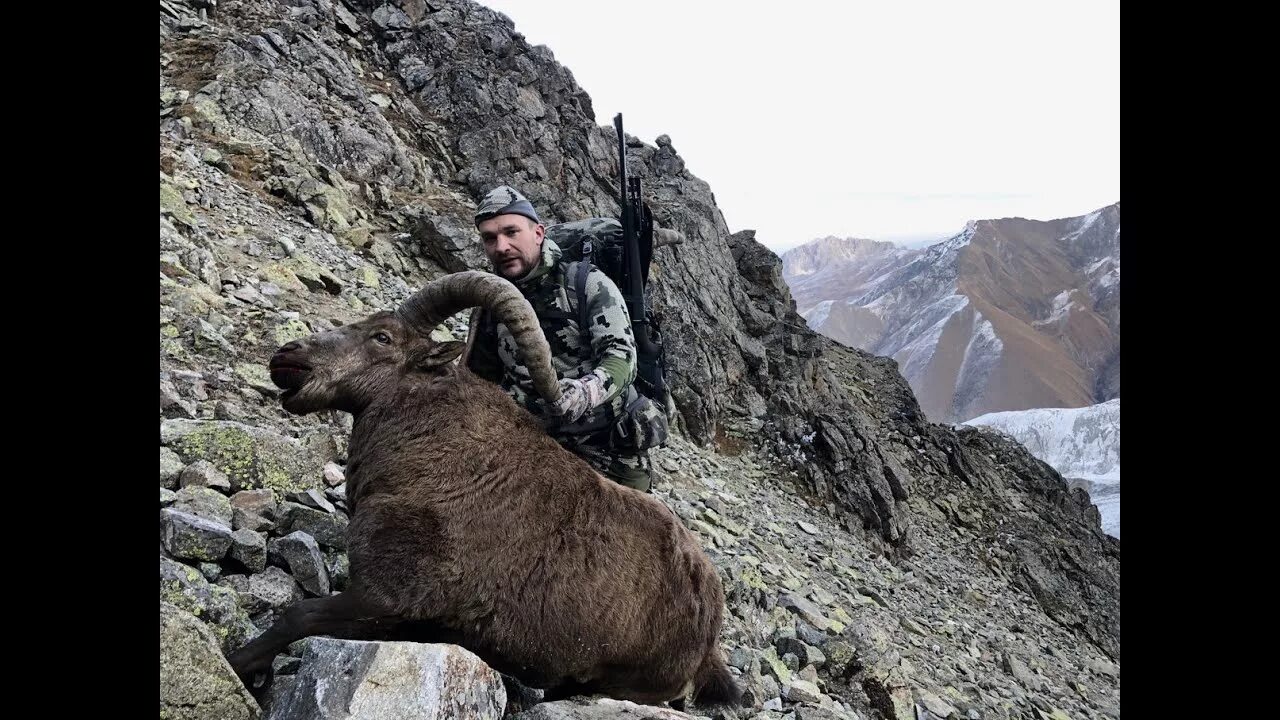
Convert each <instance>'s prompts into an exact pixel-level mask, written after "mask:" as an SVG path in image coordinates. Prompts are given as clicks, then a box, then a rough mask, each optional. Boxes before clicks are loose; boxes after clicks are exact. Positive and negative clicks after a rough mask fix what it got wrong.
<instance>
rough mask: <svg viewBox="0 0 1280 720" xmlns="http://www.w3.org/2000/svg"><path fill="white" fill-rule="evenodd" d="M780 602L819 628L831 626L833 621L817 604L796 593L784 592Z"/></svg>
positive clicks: (825, 628)
mask: <svg viewBox="0 0 1280 720" xmlns="http://www.w3.org/2000/svg"><path fill="white" fill-rule="evenodd" d="M778 604H779V605H781V606H782V607H784V608H786V609H788V610H790V611H791V612H793V613H795V614H796V615H799V616H800V618H801V619H802V620H804V621H805V622H807V623H809V624H810V625H812V626H814V627H815V628H817V629H819V630H827V629H829V628H831V621H830V620H828V619H827V617H826V616H825V615H823V614H822V611H821V610H819V609H818V606H817V605H814V604H813V603H812V602H810V601H808V600H806V599H804V598H802V597H800V596H798V595H796V594H794V593H783V594H782V596H781V597H779V598H778Z"/></svg>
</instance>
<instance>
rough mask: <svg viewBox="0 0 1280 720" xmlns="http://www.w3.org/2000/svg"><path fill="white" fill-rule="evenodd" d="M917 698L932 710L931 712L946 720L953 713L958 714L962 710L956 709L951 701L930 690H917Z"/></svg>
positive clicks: (926, 707) (927, 708)
mask: <svg viewBox="0 0 1280 720" xmlns="http://www.w3.org/2000/svg"><path fill="white" fill-rule="evenodd" d="M917 698H918V700H919V702H920V704H921V705H923V706H924V708H925V709H926V710H928V711H929V712H930V714H932V715H934V716H936V717H939V718H943V719H944V720H945V719H946V718H949V717H951V716H952V715H958V714H959V712H960V711H959V710H956V709H955V708H954V707H952V705H951V704H950V703H948V702H947V701H945V700H943V699H942V698H940V697H938V696H937V695H935V694H933V693H931V692H929V691H928V690H920V691H919V692H917Z"/></svg>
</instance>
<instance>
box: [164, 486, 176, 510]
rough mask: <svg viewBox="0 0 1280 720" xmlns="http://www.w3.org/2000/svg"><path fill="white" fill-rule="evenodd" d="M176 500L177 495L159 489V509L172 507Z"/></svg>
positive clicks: (166, 489)
mask: <svg viewBox="0 0 1280 720" xmlns="http://www.w3.org/2000/svg"><path fill="white" fill-rule="evenodd" d="M177 498H178V494H177V493H175V492H174V491H172V490H169V489H168V488H160V507H162V508H165V507H169V506H170V505H172V504H173V503H174V502H175V501H176V500H177Z"/></svg>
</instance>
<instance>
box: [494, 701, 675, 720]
mask: <svg viewBox="0 0 1280 720" xmlns="http://www.w3.org/2000/svg"><path fill="white" fill-rule="evenodd" d="M512 720H696V718H695V716H693V715H686V714H685V713H682V712H679V711H677V710H671V709H670V708H664V707H655V706H653V705H639V704H636V703H633V702H631V701H629V700H614V699H612V698H594V699H593V698H571V699H569V700H557V701H555V702H546V703H539V704H537V705H534V706H533V707H532V708H530V709H528V710H525V711H524V712H522V713H519V714H517V715H515V716H514V717H513V718H512Z"/></svg>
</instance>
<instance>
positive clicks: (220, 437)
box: [160, 420, 323, 497]
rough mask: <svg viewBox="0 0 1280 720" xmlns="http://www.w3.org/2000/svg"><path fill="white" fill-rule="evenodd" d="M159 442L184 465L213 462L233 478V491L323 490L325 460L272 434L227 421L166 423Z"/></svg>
mask: <svg viewBox="0 0 1280 720" xmlns="http://www.w3.org/2000/svg"><path fill="white" fill-rule="evenodd" d="M160 442H161V444H163V445H166V446H168V447H169V448H171V449H172V450H174V451H175V452H176V453H177V454H178V455H179V457H181V458H182V459H183V460H184V461H186V462H195V461H197V460H208V461H209V462H211V463H213V465H214V466H215V467H217V468H218V470H220V471H222V472H223V473H225V474H226V475H227V477H228V478H230V480H231V487H232V489H233V490H249V489H259V488H267V489H270V490H273V491H275V492H276V493H277V496H278V497H283V496H284V495H287V494H289V493H293V492H302V491H305V490H308V489H311V488H316V489H320V480H319V478H320V468H321V467H322V466H323V460H322V459H321V458H318V457H315V455H314V454H313V453H312V452H310V451H309V450H308V449H307V448H306V447H304V446H303V445H302V444H301V443H299V442H298V441H296V440H293V439H291V438H287V437H284V436H283V435H280V434H278V433H275V432H273V431H270V430H264V429H262V428H257V427H252V426H249V425H244V424H241V423H238V422H230V421H224V420H165V421H163V422H162V423H161V424H160Z"/></svg>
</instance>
